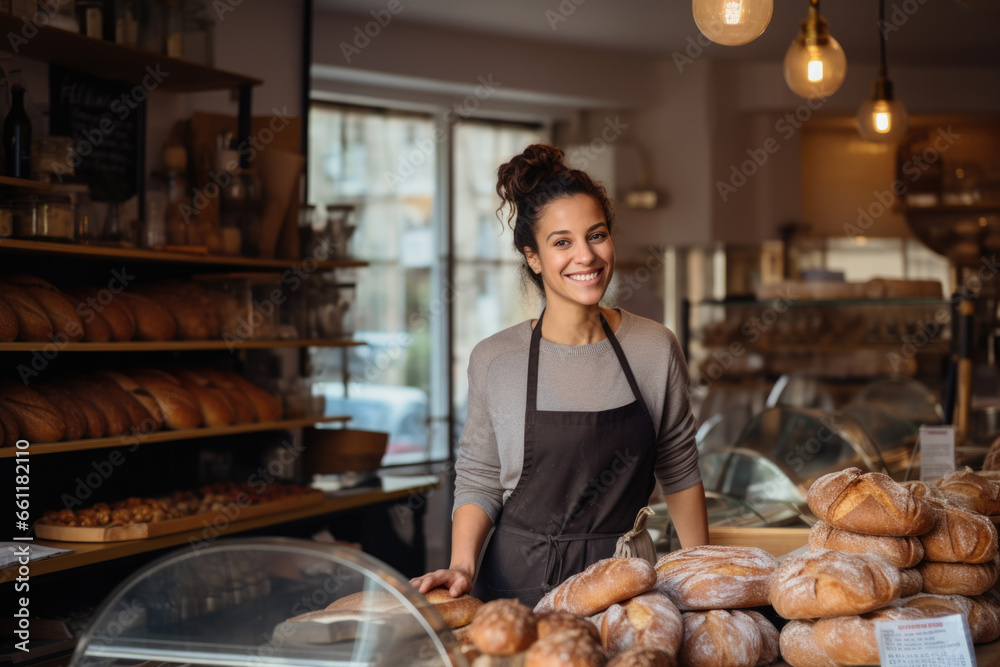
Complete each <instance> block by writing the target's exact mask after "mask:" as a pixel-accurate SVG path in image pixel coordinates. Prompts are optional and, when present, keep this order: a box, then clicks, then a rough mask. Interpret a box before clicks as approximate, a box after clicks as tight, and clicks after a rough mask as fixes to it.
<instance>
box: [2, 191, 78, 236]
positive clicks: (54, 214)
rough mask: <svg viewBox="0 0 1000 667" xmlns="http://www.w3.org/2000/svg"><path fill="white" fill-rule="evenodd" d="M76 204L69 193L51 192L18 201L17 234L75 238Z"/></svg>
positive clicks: (15, 231) (15, 232) (16, 207)
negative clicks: (74, 204)
mask: <svg viewBox="0 0 1000 667" xmlns="http://www.w3.org/2000/svg"><path fill="white" fill-rule="evenodd" d="M74 215H75V214H74V209H73V203H72V202H71V201H70V198H69V197H68V196H66V195H57V194H48V195H44V196H37V197H31V198H27V199H21V200H18V201H15V202H14V236H17V237H19V238H28V239H41V240H45V241H72V240H74V238H75V234H74V227H75V220H74Z"/></svg>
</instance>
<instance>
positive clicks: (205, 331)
mask: <svg viewBox="0 0 1000 667" xmlns="http://www.w3.org/2000/svg"><path fill="white" fill-rule="evenodd" d="M129 294H130V296H131V295H138V296H143V297H146V298H148V299H149V300H151V301H155V302H156V303H158V304H159V305H160V306H162V307H163V309H164V310H166V311H167V312H168V313H169V314H170V316H171V317H172V318H173V320H174V324H175V333H174V336H176V337H177V338H180V339H181V340H211V339H212V338H213V336H212V329H211V326H210V321H211V320H210V318H209V314H208V312H207V311H206V310H205V309H204V308H202V306H201V304H200V303H199V302H198V301H197V300H196V299H191V298H189V297H187V296H183V295H181V294H178V293H176V291H174V290H171V289H170V288H169V284H159V285H154V286H147V287H141V288H139V289H137V290H133V291H132V292H130V293H129ZM215 337H217V336H215Z"/></svg>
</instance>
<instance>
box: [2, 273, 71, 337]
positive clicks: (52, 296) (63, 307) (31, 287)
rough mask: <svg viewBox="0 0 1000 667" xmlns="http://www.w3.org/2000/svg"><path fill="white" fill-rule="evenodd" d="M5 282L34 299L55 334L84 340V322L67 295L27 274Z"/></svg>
mask: <svg viewBox="0 0 1000 667" xmlns="http://www.w3.org/2000/svg"><path fill="white" fill-rule="evenodd" d="M4 280H5V281H6V282H9V283H12V284H14V285H17V286H18V287H20V288H21V289H23V290H24V291H25V292H27V293H28V294H30V295H31V296H32V297H34V299H35V300H36V301H37V302H38V303H39V304H40V305H41V306H42V310H44V311H45V314H46V315H47V316H48V318H49V322H51V323H52V330H53V331H54V333H55V334H57V335H58V334H62V335H64V336H65V337H66V340H69V341H78V340H82V339H83V334H84V329H83V322H82V321H81V320H80V316H79V315H77V314H76V307H75V305H74V304H73V302H72V301H70V300H69V298H68V297H67V296H66V295H65V294H63V293H62V292H60V291H59V290H58V289H56V286H55V285H53V284H52V283H50V282H48V281H45V280H42V279H41V278H39V277H37V276H31V275H28V274H25V273H14V274H11V275H8V276H6V277H5V278H4Z"/></svg>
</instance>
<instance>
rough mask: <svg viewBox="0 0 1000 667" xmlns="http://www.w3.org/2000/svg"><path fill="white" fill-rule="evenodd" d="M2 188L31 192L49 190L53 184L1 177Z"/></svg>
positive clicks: (0, 184)
mask: <svg viewBox="0 0 1000 667" xmlns="http://www.w3.org/2000/svg"><path fill="white" fill-rule="evenodd" d="M0 187H2V188H25V189H29V190H48V189H50V188H51V187H52V184H51V183H46V182H45V181H34V180H31V179H28V178H14V177H13V176H0Z"/></svg>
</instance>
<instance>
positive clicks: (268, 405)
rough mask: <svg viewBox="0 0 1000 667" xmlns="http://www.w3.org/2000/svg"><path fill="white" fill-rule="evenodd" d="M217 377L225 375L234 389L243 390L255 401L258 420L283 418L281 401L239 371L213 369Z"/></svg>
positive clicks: (267, 420)
mask: <svg viewBox="0 0 1000 667" xmlns="http://www.w3.org/2000/svg"><path fill="white" fill-rule="evenodd" d="M212 374H213V375H214V376H215V377H219V376H224V377H225V378H226V379H228V381H229V383H230V385H231V386H232V387H233V388H234V391H238V392H240V391H241V392H242V393H243V395H244V396H246V397H247V398H248V399H250V402H251V403H253V407H254V413H255V414H256V416H257V421H260V422H269V421H274V420H275V419H280V418H281V403H280V402H278V400H277V399H276V398H274V396H271V394H269V393H267V392H266V391H264V390H263V389H261V388H260V387H258V386H257V385H255V384H253V383H252V382H250V381H249V380H247V379H246V378H245V377H243V376H242V375H240V374H239V373H234V372H232V371H218V370H217V371H212Z"/></svg>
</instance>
